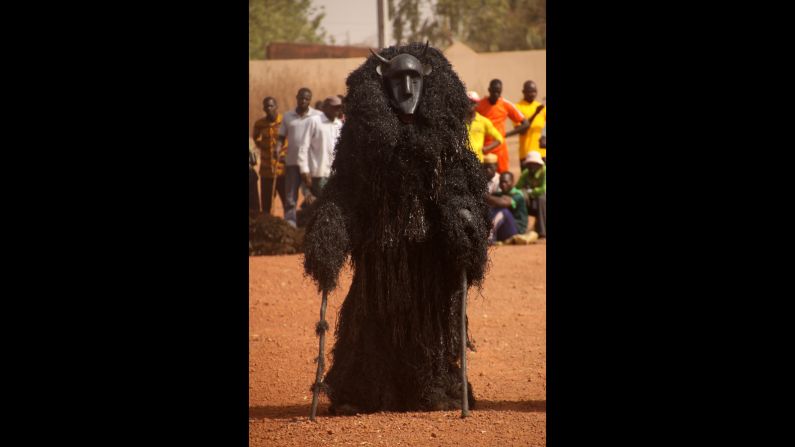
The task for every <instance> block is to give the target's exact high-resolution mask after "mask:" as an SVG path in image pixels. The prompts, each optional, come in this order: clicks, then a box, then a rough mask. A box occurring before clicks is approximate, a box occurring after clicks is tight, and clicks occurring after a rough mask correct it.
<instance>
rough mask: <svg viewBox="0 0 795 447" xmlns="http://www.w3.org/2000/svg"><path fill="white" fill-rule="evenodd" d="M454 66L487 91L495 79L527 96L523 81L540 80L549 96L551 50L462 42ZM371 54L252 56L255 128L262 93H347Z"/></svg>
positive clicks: (452, 51)
mask: <svg viewBox="0 0 795 447" xmlns="http://www.w3.org/2000/svg"><path fill="white" fill-rule="evenodd" d="M445 56H447V58H448V60H450V63H452V65H453V69H454V70H455V71H456V72H457V73H458V76H459V77H460V78H461V80H462V81H463V82H464V84H465V85H466V88H467V90H475V91H477V92H478V93H479V94H480V95H481V96H485V95H487V94H488V92H487V91H486V89H487V88H488V84H489V81H490V80H492V79H494V78H499V79H501V80H502V82H503V96H504V97H505V98H506V99H508V100H511V101H514V102H517V101H519V100H520V99H522V93H521V91H522V83H524V81H526V80H533V81H535V82H536V84H537V85H538V97H539V100H540V99H541V98H543V97H545V96H546V90H547V89H546V85H547V84H546V80H547V76H546V66H547V64H546V50H536V51H507V52H499V53H475V52H474V51H472V50H471V49H469V48H468V47H466V46H465V45H463V44H460V43H456V44H453V45H452V46H450V47H449V48H448V49H447V50H446V51H445ZM364 60H365V58H350V59H292V60H261V61H249V112H248V121H249V129H251V127H252V126H253V125H254V121H256V120H257V119H258V118H261V117H262V116H263V112H262V99H263V98H264V97H265V96H273V97H274V98H276V101H277V102H278V104H279V111H281V112H284V111H286V110H289V109H292V108H295V95H296V93H297V92H298V89H299V88H301V87H309V88H310V89H311V90H312V92H313V95H314V96H313V98H312V104H314V103H315V101H318V100H321V99H323V98H325V97H327V96H331V95H337V94H342V95H345V94H346V87H345V79H346V78H347V77H348V75H349V74H350V72H351V71H353V70H355V69H356V68H357V67H359V65H361V64H362V63H363V62H364Z"/></svg>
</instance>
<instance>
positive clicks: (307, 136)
mask: <svg viewBox="0 0 795 447" xmlns="http://www.w3.org/2000/svg"><path fill="white" fill-rule="evenodd" d="M314 134H315V120H314V119H310V120H309V122H308V123H306V131H305V132H304V136H303V137H301V139H300V140H299V141H300V142H301V144H299V145H298V168H299V170H300V171H301V174H307V173H309V146H310V145H311V144H312V136H313V135H314Z"/></svg>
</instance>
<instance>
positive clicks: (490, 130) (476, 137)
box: [467, 92, 505, 163]
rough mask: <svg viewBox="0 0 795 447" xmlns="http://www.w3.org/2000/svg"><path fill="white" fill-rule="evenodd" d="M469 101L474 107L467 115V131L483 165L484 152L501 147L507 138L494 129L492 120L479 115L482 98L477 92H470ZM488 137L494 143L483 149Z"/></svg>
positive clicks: (470, 142) (473, 148) (474, 150)
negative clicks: (478, 107) (479, 104)
mask: <svg viewBox="0 0 795 447" xmlns="http://www.w3.org/2000/svg"><path fill="white" fill-rule="evenodd" d="M467 96H469V100H470V101H471V102H472V107H470V109H469V114H468V115H467V131H468V132H469V144H470V145H471V146H472V151H473V152H474V153H475V155H476V156H477V157H478V160H479V161H480V162H481V163H483V152H484V151H486V152H488V151H490V150H492V149H494V148H496V147H497V146H499V145H501V144H502V142H503V141H505V138H503V136H502V134H501V133H500V132H499V131H498V130H497V128H496V127H494V124H492V122H491V120H490V119H488V118H486V117H485V116H483V115H481V114H479V113H478V112H477V111H476V110H475V109H477V106H478V102H479V101H480V96H479V95H478V93H477V92H468V93H467ZM486 135H489V136H491V138H492V141H491V143H489V145H488V146H486V147H483V143H484V142H485V138H486Z"/></svg>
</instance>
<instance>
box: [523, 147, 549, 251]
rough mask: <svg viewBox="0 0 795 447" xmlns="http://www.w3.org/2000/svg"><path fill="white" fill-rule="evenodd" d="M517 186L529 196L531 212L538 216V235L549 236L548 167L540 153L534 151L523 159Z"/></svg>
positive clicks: (532, 214) (528, 203)
mask: <svg viewBox="0 0 795 447" xmlns="http://www.w3.org/2000/svg"><path fill="white" fill-rule="evenodd" d="M516 187H517V188H518V189H520V190H521V191H522V192H523V194H525V195H526V196H527V205H528V206H527V207H528V211H529V214H530V215H531V216H533V217H535V218H536V219H535V220H536V225H535V231H536V232H537V233H538V237H539V238H545V237H547V167H546V164H545V163H544V160H542V158H541V154H540V153H538V152H536V151H532V152H530V153H529V154H527V157H525V159H524V160H523V161H522V175H521V176H519V181H517V182H516Z"/></svg>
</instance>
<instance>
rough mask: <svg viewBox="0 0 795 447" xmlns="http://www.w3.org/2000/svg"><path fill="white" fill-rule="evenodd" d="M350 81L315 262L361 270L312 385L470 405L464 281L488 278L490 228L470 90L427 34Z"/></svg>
mask: <svg viewBox="0 0 795 447" xmlns="http://www.w3.org/2000/svg"><path fill="white" fill-rule="evenodd" d="M346 83H347V86H348V90H347V94H346V95H345V97H346V104H345V107H346V109H345V113H346V121H345V125H344V126H343V127H342V130H341V134H340V138H339V140H338V141H337V144H336V147H335V158H334V162H333V165H332V172H331V175H330V177H329V180H328V183H327V184H326V186H325V188H324V189H323V195H322V197H320V198H319V199H318V201H317V203H316V209H315V212H314V214H313V216H312V218H311V219H310V221H309V223H308V225H307V231H306V236H305V239H304V269H305V271H306V273H307V274H308V275H309V276H311V277H312V279H313V280H314V281H315V282H316V283H317V285H318V289H319V291H321V292H330V291H332V290H333V289H334V288H335V287H336V285H337V279H338V276H339V272H340V270H341V269H342V267H343V266H344V265H345V263H346V262H347V260H348V259H349V258H350V265H351V271H352V273H353V278H352V281H351V286H350V289H349V291H348V294H347V295H346V297H345V300H344V301H343V303H342V306H341V307H340V311H339V317H338V319H337V328H336V330H335V343H334V347H333V350H332V360H333V361H332V363H331V367H330V368H329V370H328V372H327V373H326V375H325V377H324V378H323V379H322V381H317V380H316V384H315V385H314V386H313V391H314V390H316V389H319V390H320V391H323V392H324V393H325V394H327V396H328V397H329V399H330V401H331V405H330V407H329V411H330V412H331V413H332V414H354V413H371V412H376V411H430V410H453V409H462V410H463V411H462V415H465V414H466V413H467V410H468V409H469V408H466V407H470V408H475V406H476V401H475V398H474V395H473V392H472V387H471V385H470V384H469V383H468V381H467V380H466V372H465V370H464V369H465V368H466V359H465V358H464V357H465V354H466V349H467V348H466V345H467V343H466V340H467V335H466V334H467V328H466V288H467V287H468V286H476V287H477V286H479V285H480V284H481V283H482V281H483V278H484V274H485V269H486V263H487V249H488V246H487V239H488V233H489V228H490V220H489V213H488V207H487V206H486V203H485V202H484V201H483V199H482V197H483V194H485V192H486V183H487V179H486V178H485V176H484V175H483V174H482V170H481V167H480V163H479V162H478V160H477V157H476V156H475V155H474V153H473V152H472V150H471V148H470V147H469V138H468V134H467V129H466V123H465V117H466V114H467V112H468V110H469V108H470V102H469V99H468V98H467V96H466V90H465V88H464V85H463V83H462V82H461V80H460V79H459V78H458V76H457V75H456V74H455V72H454V71H453V70H452V67H451V65H450V63H449V62H448V61H447V59H446V58H445V57H444V55H443V54H442V53H441V52H440V51H439V50H437V49H435V48H430V47H428V45H427V44H425V45H423V44H416V43H414V44H409V45H406V46H401V47H389V48H385V49H382V50H381V51H380V52H379V53H378V54H373V55H372V56H371V57H369V58H368V59H367V60H366V61H365V63H364V64H362V66H360V67H359V68H357V69H356V70H354V71H353V72H352V73H351V74H350V76H349V77H348V79H347V81H346ZM462 210H463V211H462ZM467 216H469V217H467ZM462 272H463V276H462ZM467 282H468V283H469V284H467ZM462 288H463V289H464V290H462ZM318 384H319V385H320V386H318Z"/></svg>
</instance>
